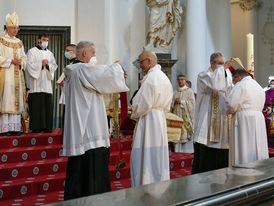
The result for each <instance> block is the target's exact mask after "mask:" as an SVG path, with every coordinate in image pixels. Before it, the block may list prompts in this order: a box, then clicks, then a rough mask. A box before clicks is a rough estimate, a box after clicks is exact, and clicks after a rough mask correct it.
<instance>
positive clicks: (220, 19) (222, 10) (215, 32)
mask: <svg viewBox="0 0 274 206" xmlns="http://www.w3.org/2000/svg"><path fill="white" fill-rule="evenodd" d="M206 2H207V3H206V4H207V5H206V8H207V11H206V16H207V17H206V18H207V22H208V26H207V39H206V42H207V43H206V48H207V54H206V58H207V65H208V64H209V57H210V55H211V54H212V53H213V52H216V51H218V52H221V53H222V54H223V55H224V57H225V60H227V59H230V58H231V57H232V34H231V11H230V1H228V0H207V1H206Z"/></svg>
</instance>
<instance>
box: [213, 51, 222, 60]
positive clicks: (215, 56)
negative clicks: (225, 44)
mask: <svg viewBox="0 0 274 206" xmlns="http://www.w3.org/2000/svg"><path fill="white" fill-rule="evenodd" d="M217 57H223V55H222V53H221V52H215V53H213V54H211V55H210V62H215V59H216V58H217Z"/></svg>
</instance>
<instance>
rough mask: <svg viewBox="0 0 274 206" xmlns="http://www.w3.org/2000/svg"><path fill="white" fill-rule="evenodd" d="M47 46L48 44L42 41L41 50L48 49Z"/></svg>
mask: <svg viewBox="0 0 274 206" xmlns="http://www.w3.org/2000/svg"><path fill="white" fill-rule="evenodd" d="M48 44H49V42H47V41H42V42H41V46H42V48H43V49H46V48H47V47H48Z"/></svg>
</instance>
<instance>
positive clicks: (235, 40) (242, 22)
mask: <svg viewBox="0 0 274 206" xmlns="http://www.w3.org/2000/svg"><path fill="white" fill-rule="evenodd" d="M234 2H235V1H234ZM261 2H262V7H261V8H259V9H257V10H252V11H243V10H242V9H241V8H240V7H239V4H232V5H231V24H232V28H233V29H232V55H233V57H239V58H240V59H241V60H242V62H243V64H244V66H246V53H247V52H246V47H247V45H246V34H248V33H253V34H254V62H255V67H254V70H255V78H256V80H257V81H258V83H259V84H261V86H262V87H265V86H266V85H267V79H268V76H270V75H274V65H271V63H270V58H271V57H270V45H269V44H265V43H264V42H263V34H262V33H263V26H264V24H265V22H266V20H267V14H268V10H269V8H270V7H271V6H272V7H274V1H273V0H264V1H261ZM273 29H274V28H273Z"/></svg>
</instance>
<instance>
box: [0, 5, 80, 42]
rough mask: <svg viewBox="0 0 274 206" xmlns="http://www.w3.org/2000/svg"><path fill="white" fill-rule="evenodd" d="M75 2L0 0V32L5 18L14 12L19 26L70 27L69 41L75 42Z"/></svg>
mask: <svg viewBox="0 0 274 206" xmlns="http://www.w3.org/2000/svg"><path fill="white" fill-rule="evenodd" d="M74 2H75V0H58V1H56V0H47V1H42V0H8V1H7V0H0V22H1V24H0V32H1V33H2V31H3V25H5V16H6V14H8V13H12V12H13V11H16V12H17V14H18V16H19V24H20V25H25V26H26V25H40V26H71V40H72V42H74V41H75V22H74V19H75V16H74V14H75V12H74V6H75V4H74Z"/></svg>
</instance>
